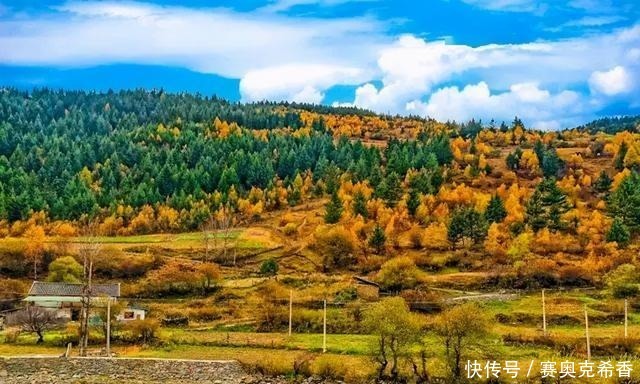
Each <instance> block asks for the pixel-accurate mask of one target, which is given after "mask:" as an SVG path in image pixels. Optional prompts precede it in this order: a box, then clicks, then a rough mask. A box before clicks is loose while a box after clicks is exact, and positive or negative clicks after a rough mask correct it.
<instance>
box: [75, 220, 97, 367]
mask: <svg viewBox="0 0 640 384" xmlns="http://www.w3.org/2000/svg"><path fill="white" fill-rule="evenodd" d="M93 229H94V228H93V227H89V228H88V229H87V231H86V241H85V242H84V243H82V245H81V246H80V251H79V253H80V256H81V257H82V260H83V272H84V273H83V275H84V276H83V286H82V298H81V304H82V308H81V310H80V356H86V354H87V346H88V344H89V314H90V311H91V299H92V297H93V290H92V279H93V263H94V260H95V258H96V256H97V255H98V253H99V252H100V249H101V248H102V244H101V243H100V241H99V239H98V237H97V236H96V235H95V231H94V230H93Z"/></svg>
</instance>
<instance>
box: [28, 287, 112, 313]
mask: <svg viewBox="0 0 640 384" xmlns="http://www.w3.org/2000/svg"><path fill="white" fill-rule="evenodd" d="M84 287H85V285H84V284H73V283H49V282H42V281H34V282H33V284H32V285H31V288H29V293H28V294H27V297H26V298H25V299H24V300H23V301H25V302H28V303H31V304H33V305H36V306H39V307H42V308H48V309H50V310H52V311H55V312H56V314H57V316H58V317H59V318H62V319H67V320H79V317H80V309H81V308H82V299H83V297H86V294H85V293H84V292H83V291H84ZM119 297H120V283H111V284H92V285H91V302H92V305H94V306H95V305H97V306H103V305H105V304H104V303H105V300H111V301H112V302H113V301H116V300H117V299H118V298H119Z"/></svg>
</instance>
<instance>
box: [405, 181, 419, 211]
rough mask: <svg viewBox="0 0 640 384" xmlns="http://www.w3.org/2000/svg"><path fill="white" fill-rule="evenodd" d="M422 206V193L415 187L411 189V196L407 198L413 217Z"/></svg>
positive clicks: (408, 208)
mask: <svg viewBox="0 0 640 384" xmlns="http://www.w3.org/2000/svg"><path fill="white" fill-rule="evenodd" d="M419 206H420V194H419V193H418V191H416V190H415V189H413V188H412V189H410V190H409V197H408V199H407V210H408V211H409V214H410V215H411V217H415V215H416V211H417V210H418V207H419Z"/></svg>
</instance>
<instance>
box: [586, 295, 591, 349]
mask: <svg viewBox="0 0 640 384" xmlns="http://www.w3.org/2000/svg"><path fill="white" fill-rule="evenodd" d="M584 330H585V335H586V336H587V360H591V340H589V314H588V313H587V305H586V304H585V305H584Z"/></svg>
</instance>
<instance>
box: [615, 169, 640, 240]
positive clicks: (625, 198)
mask: <svg viewBox="0 0 640 384" xmlns="http://www.w3.org/2000/svg"><path fill="white" fill-rule="evenodd" d="M607 209H608V211H609V214H610V215H611V216H612V217H614V218H616V219H620V220H622V222H623V223H624V224H625V225H626V226H627V228H629V230H630V231H631V233H632V234H633V233H635V232H636V231H637V230H638V229H639V228H640V175H638V173H636V172H632V173H631V175H629V176H627V177H625V178H624V180H622V182H621V183H620V185H618V188H616V190H615V191H613V192H611V194H610V195H609V198H608V199H607Z"/></svg>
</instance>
